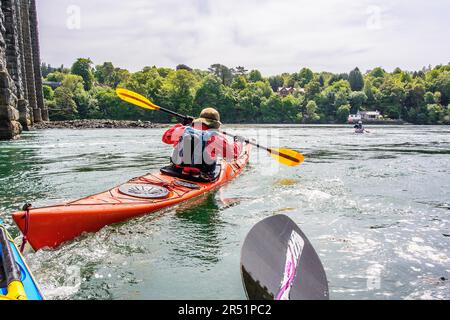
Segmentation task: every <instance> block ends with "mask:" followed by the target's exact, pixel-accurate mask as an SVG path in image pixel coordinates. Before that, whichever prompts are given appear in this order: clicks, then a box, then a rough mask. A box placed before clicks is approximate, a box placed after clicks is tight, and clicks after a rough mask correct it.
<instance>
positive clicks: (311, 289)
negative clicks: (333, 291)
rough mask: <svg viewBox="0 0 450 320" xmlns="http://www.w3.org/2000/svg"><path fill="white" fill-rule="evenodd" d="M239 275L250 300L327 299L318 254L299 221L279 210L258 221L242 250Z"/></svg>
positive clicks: (324, 277)
mask: <svg viewBox="0 0 450 320" xmlns="http://www.w3.org/2000/svg"><path fill="white" fill-rule="evenodd" d="M241 275H242V280H243V283H244V288H245V291H246V294H247V297H248V299H250V300H328V299H329V293H328V282H327V277H326V274H325V270H324V269H323V266H322V263H321V262H320V259H319V256H318V255H317V253H316V251H315V250H314V248H313V247H312V245H311V243H310V242H309V240H308V239H307V238H306V236H305V234H304V233H303V232H302V231H301V230H300V228H299V227H298V225H297V224H296V223H295V222H294V221H292V220H291V219H290V218H289V217H287V216H286V215H282V214H278V215H275V216H271V217H269V218H266V219H264V220H262V221H260V222H258V223H257V224H256V225H255V226H254V227H253V228H252V229H251V230H250V232H249V233H248V234H247V237H246V238H245V241H244V244H243V246H242V250H241Z"/></svg>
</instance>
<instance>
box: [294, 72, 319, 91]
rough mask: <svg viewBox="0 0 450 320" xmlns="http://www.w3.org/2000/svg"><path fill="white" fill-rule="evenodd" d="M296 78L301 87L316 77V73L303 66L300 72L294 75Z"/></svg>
mask: <svg viewBox="0 0 450 320" xmlns="http://www.w3.org/2000/svg"><path fill="white" fill-rule="evenodd" d="M294 79H295V80H296V81H297V82H298V85H299V86H300V87H302V88H304V87H305V86H306V85H307V84H308V83H310V82H311V81H312V80H313V79H314V73H313V72H312V71H311V69H308V68H303V69H301V70H300V72H299V73H298V74H296V75H294Z"/></svg>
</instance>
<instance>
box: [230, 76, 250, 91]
mask: <svg viewBox="0 0 450 320" xmlns="http://www.w3.org/2000/svg"><path fill="white" fill-rule="evenodd" d="M246 87H247V78H246V77H245V76H236V77H234V79H233V82H232V83H231V88H232V89H234V90H238V91H240V90H244V89H245V88H246Z"/></svg>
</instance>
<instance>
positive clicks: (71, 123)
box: [31, 119, 170, 130]
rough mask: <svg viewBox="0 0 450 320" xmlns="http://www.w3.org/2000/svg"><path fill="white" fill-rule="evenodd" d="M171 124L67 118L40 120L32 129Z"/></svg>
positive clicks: (129, 127) (162, 125)
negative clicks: (61, 119) (63, 119)
mask: <svg viewBox="0 0 450 320" xmlns="http://www.w3.org/2000/svg"><path fill="white" fill-rule="evenodd" d="M169 125H170V124H162V123H153V122H151V121H132V120H101V119H83V120H65V121H49V122H40V123H36V124H34V125H33V127H32V128H31V130H46V129H149V128H165V127H167V126H169Z"/></svg>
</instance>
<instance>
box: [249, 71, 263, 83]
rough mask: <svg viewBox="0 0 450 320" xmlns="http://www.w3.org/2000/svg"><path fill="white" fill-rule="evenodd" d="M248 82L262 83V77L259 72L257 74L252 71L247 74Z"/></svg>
mask: <svg viewBox="0 0 450 320" xmlns="http://www.w3.org/2000/svg"><path fill="white" fill-rule="evenodd" d="M248 80H249V81H250V82H258V81H263V77H262V75H261V72H259V71H258V70H252V71H250V73H249V74H248Z"/></svg>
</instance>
